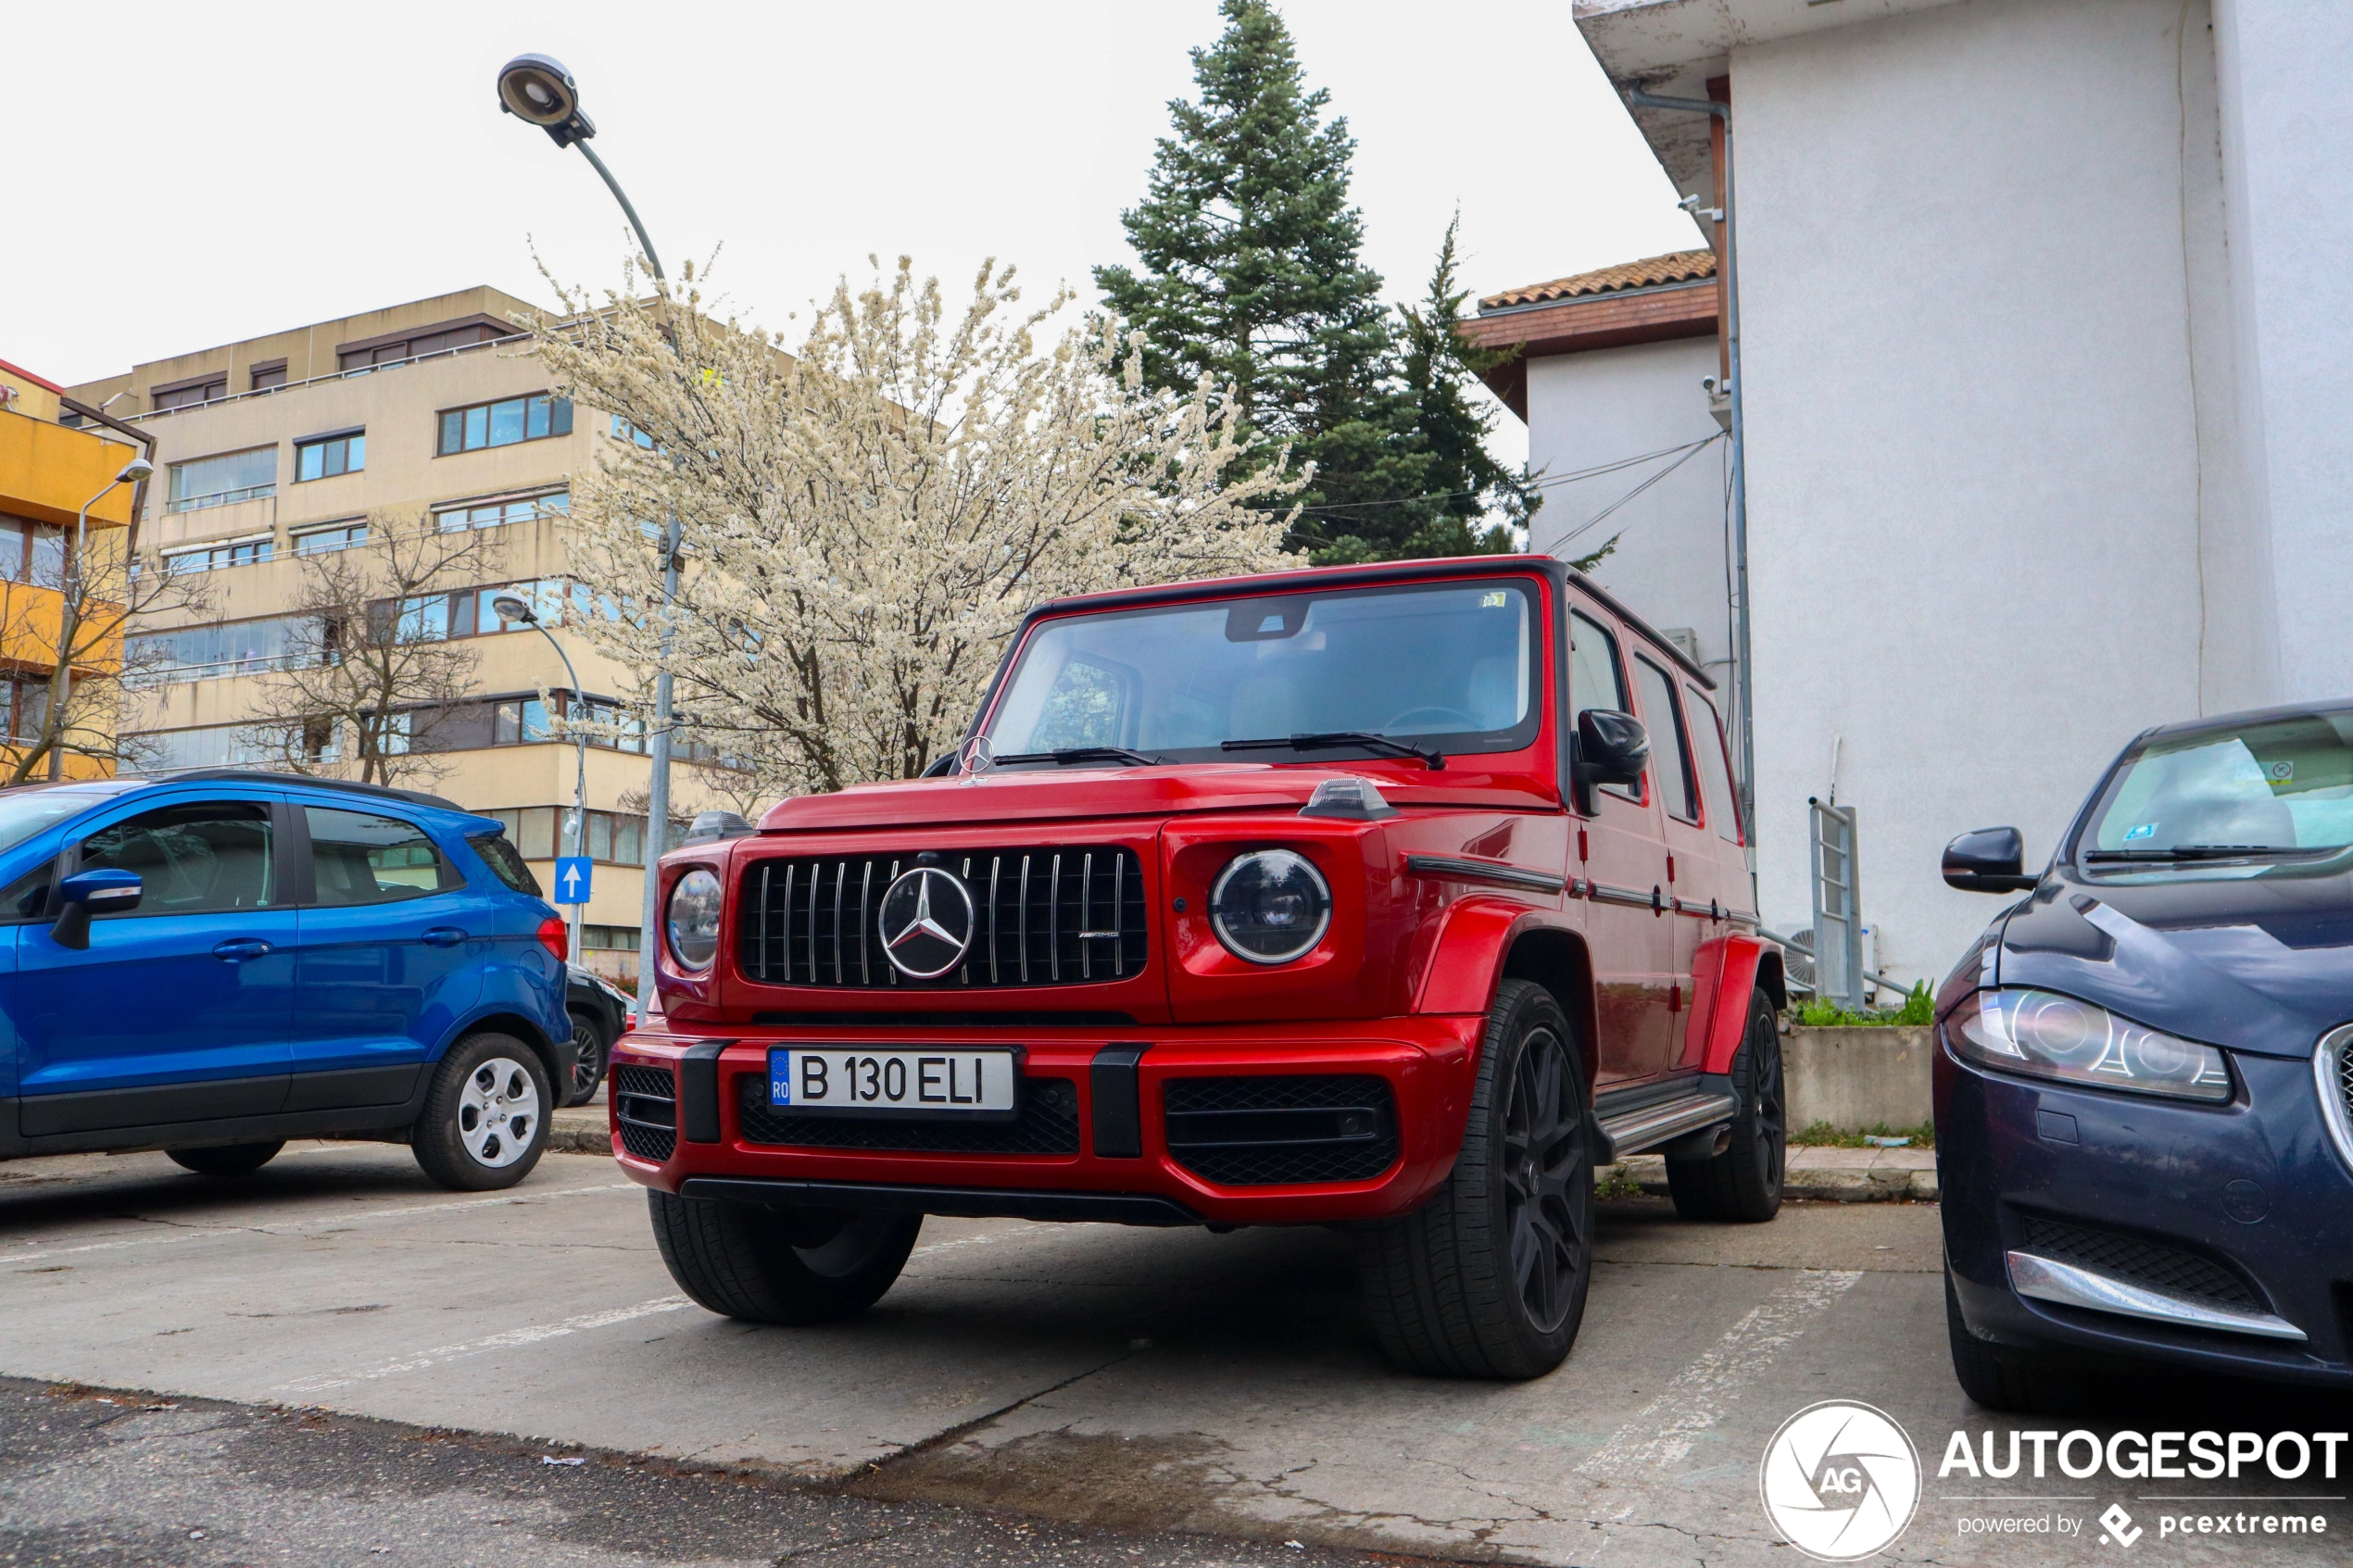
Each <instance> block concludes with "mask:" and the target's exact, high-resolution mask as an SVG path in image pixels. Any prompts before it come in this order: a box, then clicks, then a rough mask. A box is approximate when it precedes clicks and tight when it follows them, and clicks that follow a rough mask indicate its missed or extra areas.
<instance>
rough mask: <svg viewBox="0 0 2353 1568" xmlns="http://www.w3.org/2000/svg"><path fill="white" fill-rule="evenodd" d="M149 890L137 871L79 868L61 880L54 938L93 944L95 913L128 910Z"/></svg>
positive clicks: (75, 944) (51, 932) (77, 944)
mask: <svg viewBox="0 0 2353 1568" xmlns="http://www.w3.org/2000/svg"><path fill="white" fill-rule="evenodd" d="M145 894H146V886H145V884H143V883H141V882H140V880H139V873H138V872H125V871H117V870H115V869H114V868H112V867H110V866H109V867H101V868H99V869H98V870H96V871H88V872H74V874H73V875H71V876H69V877H68V878H66V879H65V881H63V882H61V883H59V884H57V902H58V904H59V905H60V906H61V907H60V908H59V909H58V911H57V923H56V924H55V925H53V926H51V927H50V928H49V937H50V940H52V941H54V942H55V943H57V946H58V947H88V946H90V917H91V916H92V915H119V914H124V913H127V912H128V911H130V910H132V909H137V908H138V907H139V900H140V899H141V898H142V897H145Z"/></svg>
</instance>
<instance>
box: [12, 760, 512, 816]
mask: <svg viewBox="0 0 2353 1568" xmlns="http://www.w3.org/2000/svg"><path fill="white" fill-rule="evenodd" d="M218 780H228V781H233V782H234V783H237V784H293V785H299V786H300V787H302V788H304V789H325V790H333V791H335V792H336V793H338V794H347V795H364V796H368V797H371V798H374V799H378V800H405V801H407V802H409V804H410V805H412V806H431V807H434V808H436V809H440V810H444V811H459V812H463V813H464V814H465V815H467V816H473V815H476V813H474V812H472V811H468V810H466V808H464V807H463V806H460V805H459V804H458V803H457V802H456V801H454V800H451V799H449V798H448V797H446V796H440V795H428V794H426V793H425V792H424V791H423V790H421V789H395V788H394V787H393V786H392V785H390V784H360V783H359V782H358V781H357V780H354V779H321V778H313V777H312V776H310V775H309V774H308V773H277V772H271V771H269V770H268V769H264V768H188V769H183V770H182V771H177V772H167V773H123V774H118V775H117V776H116V777H114V778H111V779H66V780H62V781H59V782H60V783H61V784H82V785H85V786H86V785H90V784H98V785H101V786H103V785H107V784H112V785H113V786H115V787H116V788H117V789H123V790H130V789H147V788H154V787H157V786H159V785H162V784H190V783H207V782H212V781H218ZM19 787H31V788H34V789H43V788H48V787H51V785H50V784H49V783H48V781H46V780H44V781H43V782H42V783H40V784H32V785H30V786H22V785H20V786H19Z"/></svg>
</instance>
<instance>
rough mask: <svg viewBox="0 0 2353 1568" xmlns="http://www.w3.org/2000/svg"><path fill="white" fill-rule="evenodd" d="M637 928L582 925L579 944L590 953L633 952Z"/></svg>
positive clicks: (635, 948)
mask: <svg viewBox="0 0 2353 1568" xmlns="http://www.w3.org/2000/svg"><path fill="white" fill-rule="evenodd" d="M632 863H633V864H634V863H635V862H632ZM637 937H638V932H637V928H636V927H635V926H634V925H584V926H582V927H581V928H580V946H581V947H582V948H583V950H585V951H587V952H592V953H634V952H635V951H637Z"/></svg>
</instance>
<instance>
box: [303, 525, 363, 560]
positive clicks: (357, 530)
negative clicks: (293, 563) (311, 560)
mask: <svg viewBox="0 0 2353 1568" xmlns="http://www.w3.org/2000/svg"><path fill="white" fill-rule="evenodd" d="M367 542H368V524H367V523H366V522H365V521H359V522H334V523H329V524H328V525H327V526H326V527H324V528H306V529H304V530H303V531H302V532H301V533H297V534H296V535H295V536H294V551H295V554H296V555H298V556H324V555H332V554H333V553H334V552H335V551H337V550H347V549H350V548H351V547H352V546H354V545H364V544H366V543H367Z"/></svg>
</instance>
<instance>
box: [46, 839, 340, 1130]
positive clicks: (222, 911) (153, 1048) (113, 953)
mask: <svg viewBox="0 0 2353 1568" xmlns="http://www.w3.org/2000/svg"><path fill="white" fill-rule="evenodd" d="M61 860H62V861H63V862H64V863H63V864H61V865H60V867H59V873H60V874H61V875H69V874H71V873H72V872H78V871H92V870H96V869H100V868H107V867H111V868H115V869H119V870H121V871H128V872H137V873H138V876H139V879H140V883H141V886H142V894H141V899H140V903H139V907H138V908H137V909H132V910H130V911H128V912H125V913H121V914H109V915H99V916H97V917H95V918H94V919H93V920H92V921H91V922H90V945H89V946H88V947H81V948H76V947H61V946H59V945H58V943H57V940H56V939H55V938H54V937H52V936H51V935H50V934H49V927H48V926H45V925H38V924H31V925H25V926H22V927H20V928H19V931H18V934H17V972H16V974H15V976H14V977H13V979H12V981H11V985H12V987H13V989H14V992H15V997H14V1006H13V1009H12V1010H13V1011H14V1013H15V1015H16V1020H17V1030H18V1049H19V1062H20V1079H19V1083H20V1092H21V1093H22V1094H23V1096H24V1099H23V1101H22V1103H21V1106H20V1109H19V1116H20V1117H21V1126H22V1129H23V1131H24V1133H25V1134H26V1135H28V1136H34V1137H38V1136H43V1135H51V1134H58V1133H83V1132H97V1131H103V1130H107V1129H109V1128H117V1127H147V1126H159V1125H164V1124H168V1123H195V1122H208V1121H213V1120H216V1119H220V1118H226V1117H236V1116H257V1115H267V1114H269V1113H270V1112H272V1111H275V1110H279V1109H281V1108H282V1107H283V1105H284V1103H285V1098H286V1067H287V1059H288V1045H287V1040H288V1035H289V1033H290V1031H291V1028H292V1024H293V1010H294V978H295V911H294V909H293V908H292V907H291V906H290V905H289V904H288V903H287V902H286V900H285V898H284V897H283V843H282V838H281V834H280V833H279V823H278V822H277V820H276V818H275V814H274V812H273V809H272V802H271V800H269V799H268V798H266V797H258V796H247V797H244V798H230V799H199V800H188V799H182V800H179V801H175V802H173V803H171V804H170V805H166V806H159V807H151V808H149V809H146V810H144V811H141V810H135V809H134V810H132V811H126V812H125V814H124V815H122V816H121V817H119V818H116V819H114V820H113V821H111V822H101V823H100V824H99V825H98V826H96V827H95V828H94V829H93V830H92V831H90V832H89V833H87V834H84V835H83V836H82V839H81V840H80V841H79V842H78V843H75V844H69V845H68V846H67V847H66V848H65V850H64V853H63V855H62V856H61Z"/></svg>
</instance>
